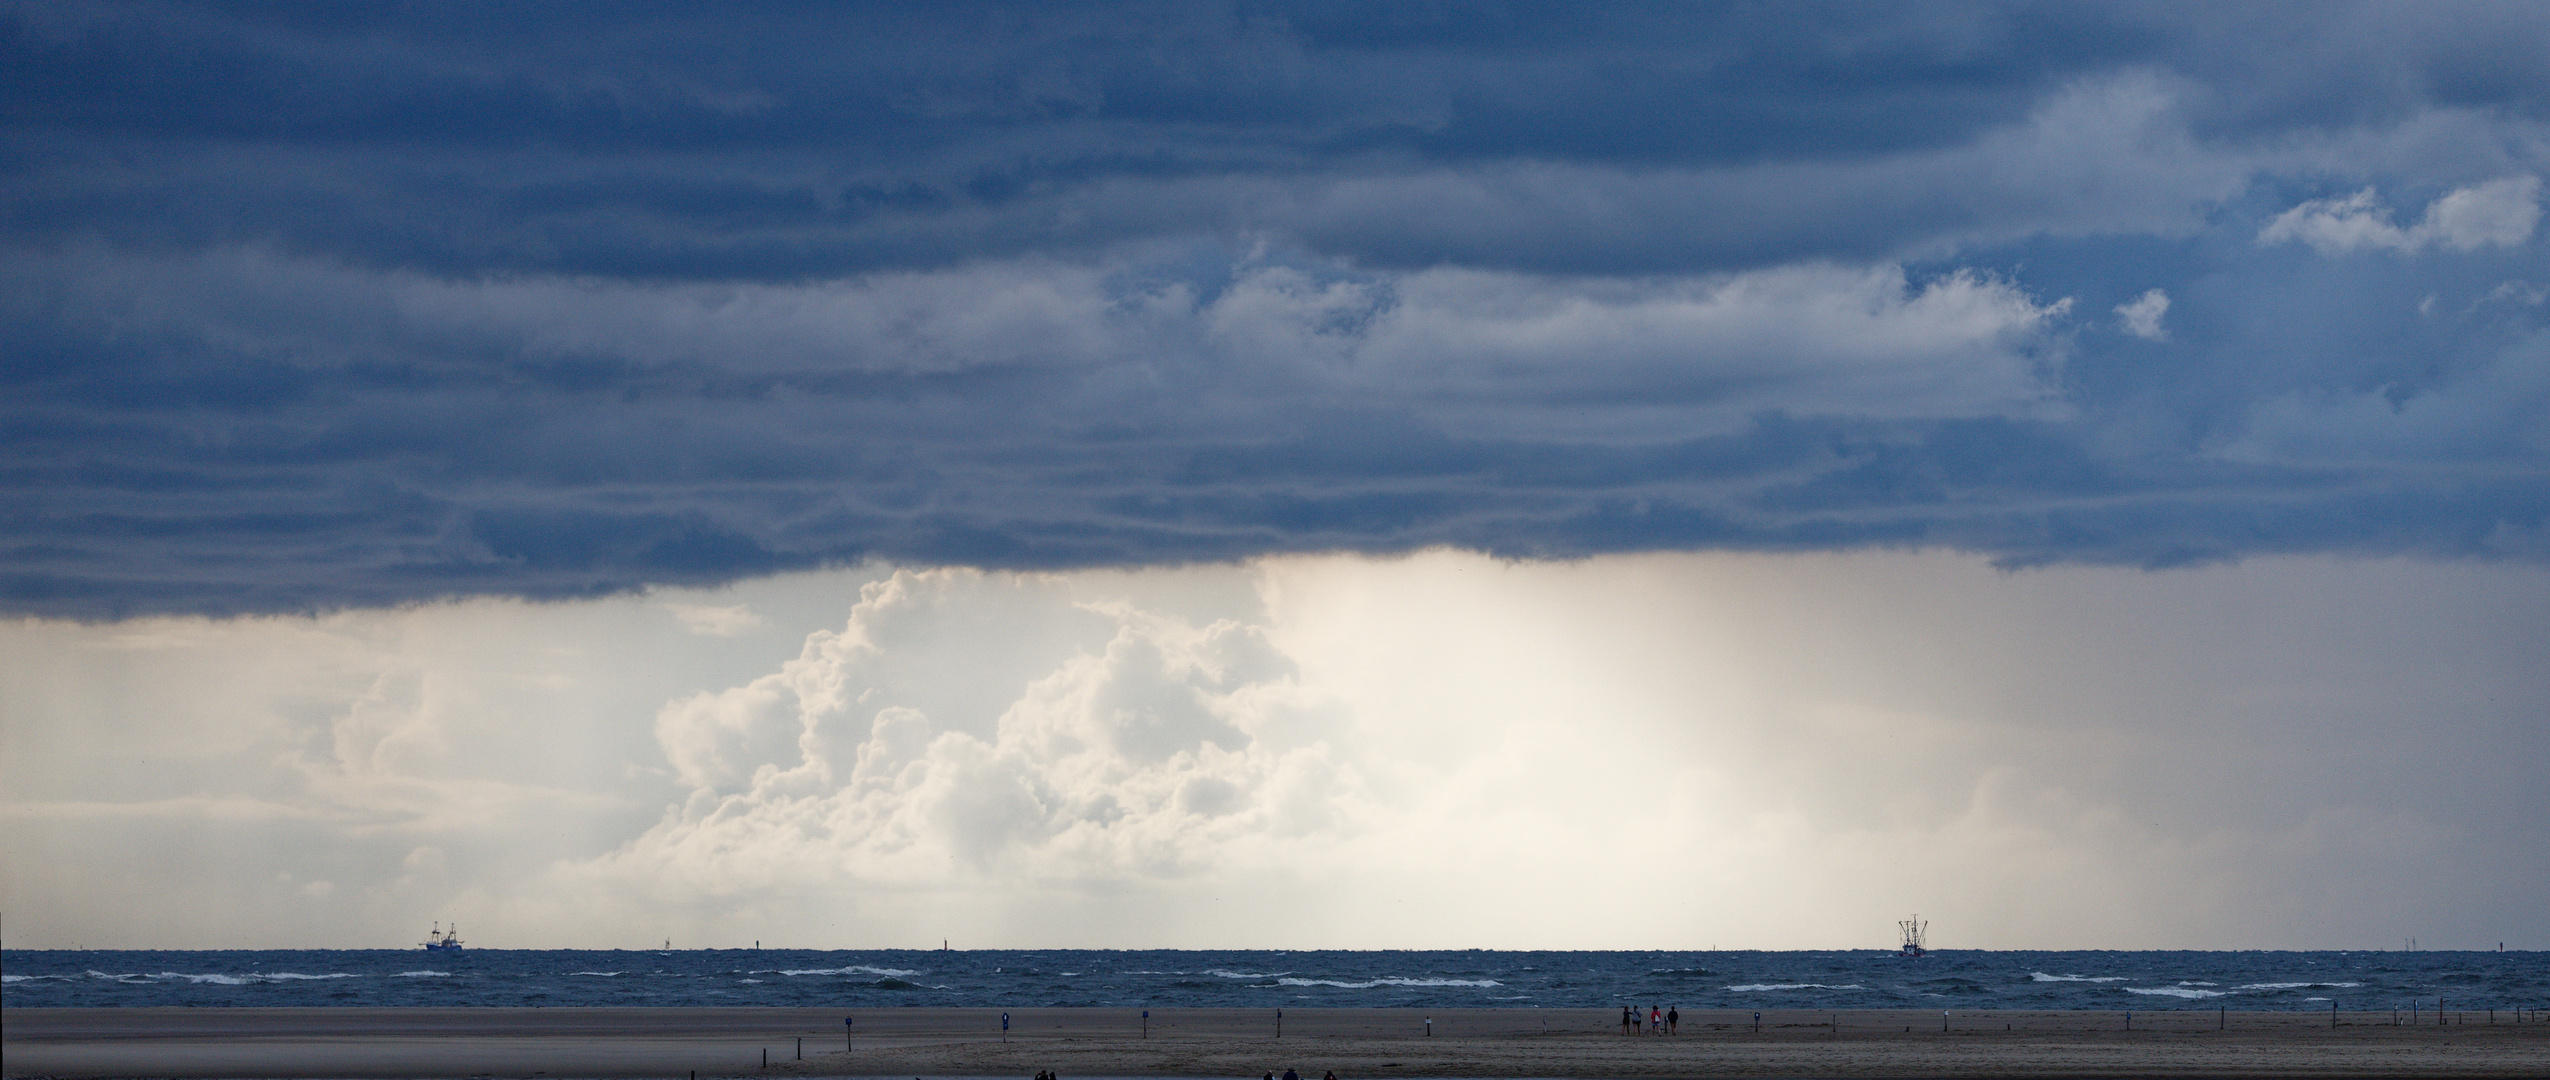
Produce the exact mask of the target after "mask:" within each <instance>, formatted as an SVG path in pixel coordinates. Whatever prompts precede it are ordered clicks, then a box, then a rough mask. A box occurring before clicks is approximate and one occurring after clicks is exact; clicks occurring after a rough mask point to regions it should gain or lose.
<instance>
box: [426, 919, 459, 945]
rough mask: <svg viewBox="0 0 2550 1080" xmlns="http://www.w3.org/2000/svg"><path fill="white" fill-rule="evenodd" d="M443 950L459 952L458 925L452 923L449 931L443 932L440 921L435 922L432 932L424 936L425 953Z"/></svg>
mask: <svg viewBox="0 0 2550 1080" xmlns="http://www.w3.org/2000/svg"><path fill="white" fill-rule="evenodd" d="M445 949H449V950H451V951H453V952H459V951H460V924H459V923H453V924H452V928H451V929H449V930H445V929H443V924H442V922H441V920H436V921H435V923H434V932H433V933H430V934H427V935H425V951H426V952H442V951H443V950H445Z"/></svg>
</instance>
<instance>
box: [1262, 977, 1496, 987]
mask: <svg viewBox="0 0 2550 1080" xmlns="http://www.w3.org/2000/svg"><path fill="white" fill-rule="evenodd" d="M1275 984H1276V985H1278V986H1334V987H1336V988H1338V989H1340V990H1370V989H1372V988H1373V987H1376V986H1503V985H1505V984H1504V983H1501V982H1498V981H1496V980H1494V979H1402V978H1397V977H1395V976H1393V977H1384V978H1379V979H1374V980H1372V981H1371V982H1342V981H1340V980H1337V979H1277V980H1275Z"/></svg>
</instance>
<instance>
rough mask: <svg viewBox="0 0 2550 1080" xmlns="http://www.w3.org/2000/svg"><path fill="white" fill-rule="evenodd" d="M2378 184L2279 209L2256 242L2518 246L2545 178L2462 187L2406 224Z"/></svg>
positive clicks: (2327, 248)
mask: <svg viewBox="0 0 2550 1080" xmlns="http://www.w3.org/2000/svg"><path fill="white" fill-rule="evenodd" d="M2376 198H2377V197H2376V196H2375V194H2374V192H2373V189H2372V188H2365V189H2364V190H2362V191H2358V192H2356V193H2355V194H2353V195H2349V196H2346V197H2344V198H2338V199H2313V200H2311V201H2309V202H2306V203H2303V204H2301V205H2299V206H2296V207H2294V208H2293V209H2291V210H2287V211H2285V212H2284V213H2282V214H2280V215H2278V216H2277V217H2276V219H2275V220H2274V221H2271V222H2268V223H2267V227H2266V228H2264V229H2262V230H2260V231H2259V233H2258V242H2259V243H2262V244H2275V243H2285V242H2300V243H2305V244H2309V245H2310V246H2311V247H2312V248H2313V249H2314V250H2317V251H2319V252H2320V253H2321V254H2323V255H2342V254H2345V253H2347V252H2350V251H2355V250H2359V249H2363V248H2376V249H2388V250H2392V251H2402V252H2414V251H2420V250H2423V249H2426V248H2429V247H2440V248H2444V249H2446V250H2448V251H2476V250H2478V249H2480V248H2482V247H2492V246H2493V247H2514V246H2516V245H2519V244H2522V243H2524V242H2526V241H2528V240H2530V239H2532V230H2533V227H2534V226H2535V225H2538V224H2540V222H2541V201H2540V198H2541V178H2540V177H2538V176H2530V175H2526V176H2509V177H2505V178H2502V179H2497V180H2491V181H2488V182H2486V183H2482V184H2474V185H2471V186H2469V187H2465V188H2456V189H2454V190H2453V191H2451V192H2449V193H2447V194H2445V195H2444V196H2443V197H2442V198H2439V199H2436V200H2435V201H2434V202H2433V203H2432V204H2430V205H2429V206H2427V208H2426V216H2425V217H2424V218H2422V219H2420V220H2419V221H2418V222H2417V224H2415V225H2412V226H2409V227H2407V228H2401V227H2399V226H2397V225H2394V224H2391V220H2390V214H2389V212H2388V211H2387V210H2385V209H2384V208H2383V207H2381V206H2380V205H2379V204H2378V203H2377V202H2376V201H2375V200H2376Z"/></svg>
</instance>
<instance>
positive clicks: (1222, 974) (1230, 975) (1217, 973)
mask: <svg viewBox="0 0 2550 1080" xmlns="http://www.w3.org/2000/svg"><path fill="white" fill-rule="evenodd" d="M1180 974H1184V973H1183V972H1181V973H1180ZM1196 974H1198V975H1211V976H1213V977H1214V978H1217V979H1272V978H1275V977H1277V976H1281V975H1290V974H1292V972H1289V971H1278V972H1274V973H1272V974H1265V975H1251V974H1249V973H1248V972H1245V971H1224V970H1222V969H1221V968H1214V969H1213V970H1211V971H1199V972H1196Z"/></svg>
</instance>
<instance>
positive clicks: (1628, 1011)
mask: <svg viewBox="0 0 2550 1080" xmlns="http://www.w3.org/2000/svg"><path fill="white" fill-rule="evenodd" d="M1637 1015H1638V1010H1636V1009H1633V1008H1630V1007H1629V1006H1627V1005H1623V1006H1621V1007H1620V1033H1621V1034H1623V1035H1627V1034H1629V1027H1630V1025H1631V1024H1634V1023H1636V1022H1637V1021H1636V1020H1634V1019H1633V1017H1636V1016H1637ZM1270 1080H1271V1078H1270Z"/></svg>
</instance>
